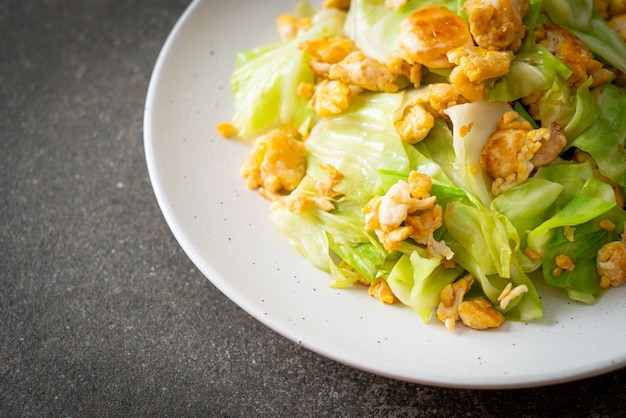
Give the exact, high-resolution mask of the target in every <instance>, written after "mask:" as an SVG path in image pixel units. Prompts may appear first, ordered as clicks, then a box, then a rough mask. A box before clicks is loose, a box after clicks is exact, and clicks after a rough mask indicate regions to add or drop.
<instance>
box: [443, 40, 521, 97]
mask: <svg viewBox="0 0 626 418" xmlns="http://www.w3.org/2000/svg"><path fill="white" fill-rule="evenodd" d="M446 55H447V57H448V60H449V61H450V62H451V63H453V64H455V65H456V67H454V69H453V70H452V73H450V81H451V82H452V84H454V85H455V86H456V87H457V88H458V89H459V91H460V93H461V94H462V95H463V96H464V97H465V98H467V99H468V100H469V101H472V102H477V101H480V100H485V99H486V98H487V93H486V88H485V85H484V84H483V81H485V80H487V79H489V78H495V77H501V76H503V75H505V74H506V73H508V72H509V68H510V66H511V62H512V61H513V58H515V55H514V54H513V52H511V51H489V50H487V49H485V48H481V47H478V46H462V47H459V48H455V49H452V50H450V51H448V53H447V54H446Z"/></svg>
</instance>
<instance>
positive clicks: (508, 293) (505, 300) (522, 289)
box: [498, 283, 528, 309]
mask: <svg viewBox="0 0 626 418" xmlns="http://www.w3.org/2000/svg"><path fill="white" fill-rule="evenodd" d="M527 292H528V286H526V285H525V284H520V285H517V286H515V287H513V283H509V284H507V285H506V286H505V288H504V290H502V293H500V296H498V302H500V308H502V309H506V308H507V306H509V303H511V301H512V300H513V299H515V298H516V297H518V296H520V295H523V294H524V293H527Z"/></svg>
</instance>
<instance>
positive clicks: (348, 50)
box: [218, 0, 626, 330]
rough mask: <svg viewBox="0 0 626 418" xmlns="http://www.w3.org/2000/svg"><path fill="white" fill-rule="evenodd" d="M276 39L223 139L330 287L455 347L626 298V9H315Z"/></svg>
mask: <svg viewBox="0 0 626 418" xmlns="http://www.w3.org/2000/svg"><path fill="white" fill-rule="evenodd" d="M277 32H278V36H279V40H278V41H276V42H275V43H272V44H268V45H263V46H258V47H255V48H253V49H250V50H247V51H243V52H240V53H239V54H238V56H237V61H236V68H235V70H234V72H233V74H232V88H233V92H234V115H233V119H232V121H231V122H224V123H222V124H220V126H218V130H219V132H220V133H222V135H224V136H226V137H236V138H238V139H240V140H242V141H245V142H246V143H248V144H250V146H251V148H252V150H251V152H250V154H249V156H248V157H247V158H246V159H245V161H244V162H243V166H242V169H241V173H242V175H243V177H244V179H245V182H246V184H247V186H248V187H249V188H250V189H255V190H258V192H259V193H260V194H261V195H262V196H264V197H265V198H267V199H268V200H270V201H271V202H272V204H271V207H270V213H269V216H270V219H271V220H272V222H273V223H274V224H275V225H276V226H277V228H278V229H279V230H280V231H281V232H282V233H283V234H284V235H285V237H286V238H287V239H288V240H289V242H290V243H291V244H292V245H293V246H295V247H296V248H297V249H298V250H299V251H300V252H301V253H302V254H303V255H304V257H306V258H307V259H308V260H309V261H310V262H311V263H312V264H313V265H314V266H316V267H318V268H320V269H322V270H325V271H327V272H329V273H330V275H332V278H333V281H332V283H331V286H333V287H348V286H362V285H364V286H367V287H368V292H367V293H368V294H369V295H372V296H374V297H375V298H377V299H378V300H380V301H381V302H384V303H403V304H405V305H408V306H410V307H411V308H413V309H414V310H415V311H416V312H417V313H418V314H419V315H420V316H421V318H422V319H423V321H424V322H429V321H431V320H432V321H435V322H437V319H438V320H440V321H441V322H442V323H443V324H444V325H445V327H446V328H447V329H448V330H453V329H454V328H455V326H456V325H457V324H458V323H459V322H461V323H463V324H464V325H465V326H467V327H470V328H473V329H486V328H495V327H499V326H501V325H502V324H503V323H505V322H506V321H507V320H510V321H532V320H535V319H539V318H542V316H543V309H544V306H543V305H542V301H541V297H540V294H539V292H538V291H537V287H536V285H537V284H539V283H546V284H547V285H549V286H554V287H556V288H559V289H561V290H562V293H563V297H564V299H566V298H569V299H571V300H574V301H577V302H581V305H583V304H589V305H591V304H594V303H595V302H597V301H598V300H599V299H600V297H601V296H602V295H603V294H604V293H605V292H607V291H608V290H609V289H611V288H614V287H619V286H621V285H623V283H624V281H625V280H626V236H625V235H624V225H625V223H626V211H625V210H624V187H625V186H626V152H625V148H624V147H625V145H626V88H625V86H626V75H625V74H626V43H625V39H626V1H624V0H596V1H593V0H570V1H564V0H466V1H457V0H447V1H432V0H352V1H349V0H348V1H346V0H335V1H332V0H327V1H326V2H325V4H324V6H323V7H322V8H321V9H320V10H316V9H314V8H313V7H312V6H310V5H309V4H308V3H306V2H301V3H300V4H299V5H297V6H296V8H295V11H294V12H293V13H292V14H283V15H280V16H278V18H277ZM547 309H549V307H547ZM580 309H594V308H593V307H583V306H581V308H580Z"/></svg>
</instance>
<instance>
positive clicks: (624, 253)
mask: <svg viewBox="0 0 626 418" xmlns="http://www.w3.org/2000/svg"><path fill="white" fill-rule="evenodd" d="M596 269H597V271H598V274H599V275H600V286H601V287H602V288H604V289H606V288H608V287H611V286H612V287H617V286H621V285H623V284H624V281H626V243H625V242H624V236H623V235H622V239H621V240H620V241H613V242H609V243H608V244H605V245H604V246H603V247H602V248H600V250H598V256H597V259H596Z"/></svg>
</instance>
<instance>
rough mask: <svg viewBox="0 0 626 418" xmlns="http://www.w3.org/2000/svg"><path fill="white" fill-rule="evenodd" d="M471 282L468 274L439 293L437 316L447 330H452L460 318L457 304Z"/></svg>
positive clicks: (461, 299)
mask: <svg viewBox="0 0 626 418" xmlns="http://www.w3.org/2000/svg"><path fill="white" fill-rule="evenodd" d="M472 283H474V277H473V276H472V275H469V274H468V275H467V276H465V277H463V278H461V279H459V280H457V281H456V282H454V283H452V284H449V285H447V286H446V287H444V288H443V290H442V291H441V293H440V295H439V305H438V306H437V318H439V320H441V322H443V323H444V325H445V326H446V328H447V329H448V330H449V331H452V330H453V329H454V327H455V325H456V322H457V321H458V320H460V319H461V315H460V314H459V305H460V304H461V302H463V298H464V297H465V294H466V293H467V291H468V290H469V289H470V287H471V286H472Z"/></svg>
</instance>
